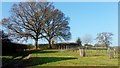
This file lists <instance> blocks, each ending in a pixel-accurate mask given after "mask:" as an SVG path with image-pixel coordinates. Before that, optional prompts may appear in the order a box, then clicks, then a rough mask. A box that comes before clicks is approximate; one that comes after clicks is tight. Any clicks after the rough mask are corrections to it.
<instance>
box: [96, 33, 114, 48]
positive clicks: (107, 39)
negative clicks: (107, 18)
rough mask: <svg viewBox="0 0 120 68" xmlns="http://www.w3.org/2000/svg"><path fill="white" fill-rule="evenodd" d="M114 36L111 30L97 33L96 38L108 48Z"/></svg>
mask: <svg viewBox="0 0 120 68" xmlns="http://www.w3.org/2000/svg"><path fill="white" fill-rule="evenodd" d="M112 36H113V34H112V33H110V32H102V33H99V34H97V37H96V40H97V41H98V43H100V44H104V45H105V46H106V48H108V47H109V45H110V44H112V43H111V40H112Z"/></svg>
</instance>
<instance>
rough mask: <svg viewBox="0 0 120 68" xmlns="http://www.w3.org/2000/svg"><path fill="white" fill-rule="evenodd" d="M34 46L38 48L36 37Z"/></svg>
mask: <svg viewBox="0 0 120 68" xmlns="http://www.w3.org/2000/svg"><path fill="white" fill-rule="evenodd" d="M35 46H36V49H38V39H35Z"/></svg>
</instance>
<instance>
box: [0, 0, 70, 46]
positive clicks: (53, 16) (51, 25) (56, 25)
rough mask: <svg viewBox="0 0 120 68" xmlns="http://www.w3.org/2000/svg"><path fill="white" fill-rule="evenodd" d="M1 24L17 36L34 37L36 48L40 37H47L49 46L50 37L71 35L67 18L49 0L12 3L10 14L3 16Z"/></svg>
mask: <svg viewBox="0 0 120 68" xmlns="http://www.w3.org/2000/svg"><path fill="white" fill-rule="evenodd" d="M2 24H3V25H4V26H5V27H7V28H8V29H9V30H10V32H11V35H15V36H16V37H17V38H25V39H28V38H29V37H30V38H32V39H34V40H35V46H36V48H38V39H41V38H45V39H47V40H48V42H49V44H50V48H51V39H53V38H63V39H64V40H69V39H70V37H71V34H70V32H69V30H70V27H69V26H68V24H69V23H68V18H67V17H65V15H64V14H63V13H62V12H61V11H60V10H58V9H55V8H54V6H53V4H52V3H50V2H24V3H18V4H14V5H13V6H12V8H11V16H10V17H9V18H4V19H3V20H2Z"/></svg>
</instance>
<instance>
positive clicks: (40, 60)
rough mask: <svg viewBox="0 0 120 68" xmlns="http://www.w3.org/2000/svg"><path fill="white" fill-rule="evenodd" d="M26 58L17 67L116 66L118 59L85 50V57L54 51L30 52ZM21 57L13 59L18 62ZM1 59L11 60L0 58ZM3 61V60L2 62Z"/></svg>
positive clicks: (75, 53)
mask: <svg viewBox="0 0 120 68" xmlns="http://www.w3.org/2000/svg"><path fill="white" fill-rule="evenodd" d="M29 53H31V54H29V56H28V58H25V59H22V60H20V61H19V62H18V63H17V66H18V67H21V66H22V67H39V66H118V58H113V59H110V58H108V56H107V54H106V50H97V51H96V50H86V56H85V57H80V56H79V51H75V52H73V51H60V50H55V49H49V50H42V51H41V50H36V51H35V50H33V51H30V52H29ZM21 57H22V56H17V57H15V58H14V60H15V61H18V60H19V59H20V58H21ZM2 58H3V59H4V58H8V59H10V58H13V57H12V56H2ZM4 61H5V60H3V62H4Z"/></svg>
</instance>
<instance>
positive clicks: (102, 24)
mask: <svg viewBox="0 0 120 68" xmlns="http://www.w3.org/2000/svg"><path fill="white" fill-rule="evenodd" d="M12 4H13V2H8V3H2V18H4V17H5V18H7V17H9V14H10V13H9V10H10V7H11V6H12ZM53 4H54V5H55V8H58V9H60V10H61V11H62V12H63V13H64V14H65V15H66V16H69V17H70V22H69V23H70V24H69V26H70V27H71V30H70V31H71V34H72V39H71V40H70V42H75V41H76V39H77V38H78V37H80V38H83V37H84V36H85V35H86V34H89V35H91V36H92V38H93V44H94V43H95V40H94V39H95V37H96V35H97V33H101V32H112V33H113V34H114V36H113V41H112V43H113V44H112V45H118V3H117V2H55V3H53ZM2 18H0V20H1V19H2ZM43 41H45V40H43ZM43 41H42V42H43ZM40 42H41V41H40ZM67 42H68V41H67Z"/></svg>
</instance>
